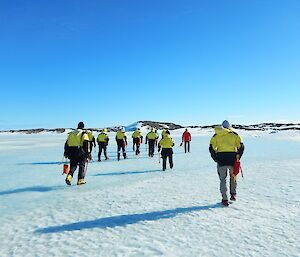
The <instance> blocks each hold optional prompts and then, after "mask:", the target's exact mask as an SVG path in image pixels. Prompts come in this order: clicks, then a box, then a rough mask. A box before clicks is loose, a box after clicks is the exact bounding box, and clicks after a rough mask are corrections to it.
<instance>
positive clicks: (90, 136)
mask: <svg viewBox="0 0 300 257" xmlns="http://www.w3.org/2000/svg"><path fill="white" fill-rule="evenodd" d="M87 135H88V137H89V141H90V142H94V141H95V137H94V135H93V134H92V132H91V131H87Z"/></svg>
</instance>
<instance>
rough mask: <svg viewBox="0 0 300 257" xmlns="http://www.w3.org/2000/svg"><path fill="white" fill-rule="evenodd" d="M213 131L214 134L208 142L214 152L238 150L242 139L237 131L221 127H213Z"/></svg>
mask: <svg viewBox="0 0 300 257" xmlns="http://www.w3.org/2000/svg"><path fill="white" fill-rule="evenodd" d="M215 132H216V133H215V135H214V136H213V137H212V138H211V140H210V144H211V146H212V148H213V150H214V151H215V152H216V153H222V152H227V153H228V152H229V153H230V152H235V153H236V152H238V149H239V148H240V147H241V144H242V143H243V141H242V138H241V137H240V136H239V135H238V134H237V133H235V132H234V131H232V130H230V129H226V128H222V127H215Z"/></svg>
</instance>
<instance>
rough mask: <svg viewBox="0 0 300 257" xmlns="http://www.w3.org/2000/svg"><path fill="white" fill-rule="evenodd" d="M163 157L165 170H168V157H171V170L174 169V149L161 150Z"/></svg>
mask: <svg viewBox="0 0 300 257" xmlns="http://www.w3.org/2000/svg"><path fill="white" fill-rule="evenodd" d="M161 157H162V159H163V170H166V168H167V157H169V164H170V168H171V169H172V168H173V149H172V148H163V149H162V150H161Z"/></svg>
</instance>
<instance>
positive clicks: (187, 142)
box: [184, 141, 190, 153]
mask: <svg viewBox="0 0 300 257" xmlns="http://www.w3.org/2000/svg"><path fill="white" fill-rule="evenodd" d="M186 146H187V150H188V152H190V141H185V142H184V152H185V153H186Z"/></svg>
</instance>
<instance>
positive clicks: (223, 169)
mask: <svg viewBox="0 0 300 257" xmlns="http://www.w3.org/2000/svg"><path fill="white" fill-rule="evenodd" d="M228 170H229V175H230V194H233V195H235V194H236V181H234V179H233V178H232V176H231V174H232V172H233V166H227V165H226V166H220V165H219V164H218V166H217V171H218V174H219V178H220V192H221V194H222V199H223V200H228V197H227V184H226V178H227V174H228Z"/></svg>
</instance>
